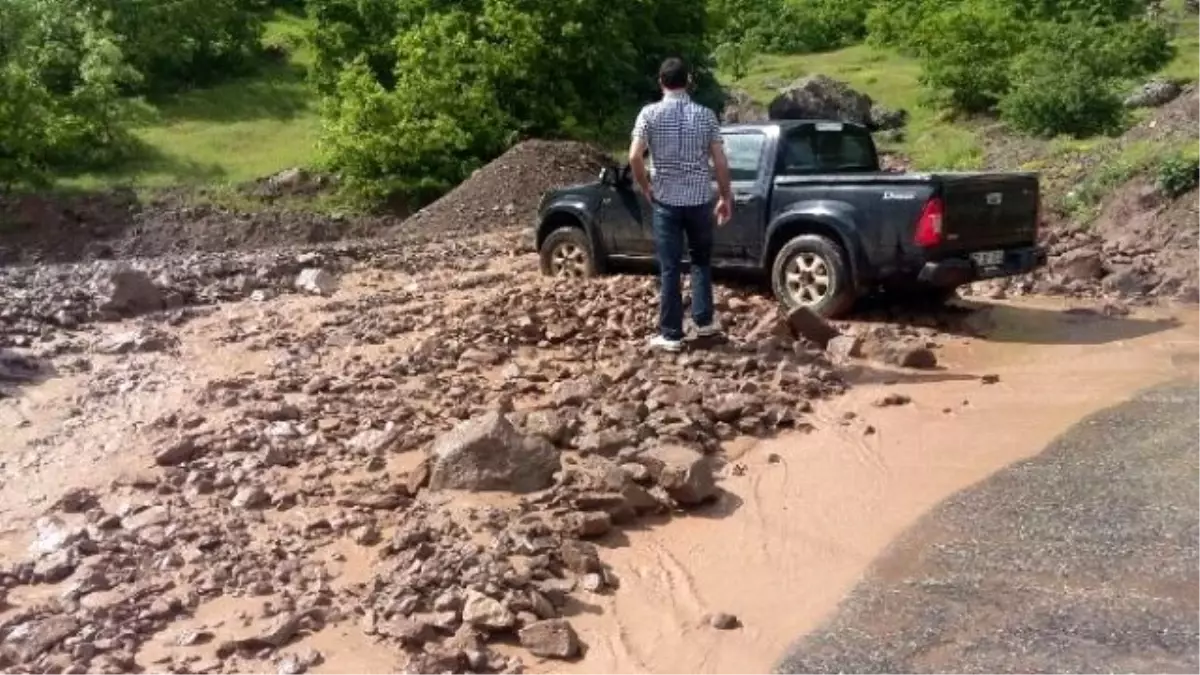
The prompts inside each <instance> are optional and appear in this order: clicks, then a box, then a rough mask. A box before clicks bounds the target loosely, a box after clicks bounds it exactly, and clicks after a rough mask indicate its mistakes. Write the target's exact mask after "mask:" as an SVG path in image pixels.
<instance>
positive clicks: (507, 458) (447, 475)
mask: <svg viewBox="0 0 1200 675" xmlns="http://www.w3.org/2000/svg"><path fill="white" fill-rule="evenodd" d="M430 458H431V466H430V474H429V487H430V488H431V489H434V490H445V489H451V490H507V491H509V492H517V493H522V492H534V491H536V490H541V489H544V488H547V487H549V486H550V484H551V483H552V482H553V480H554V472H556V471H558V468H559V459H558V452H557V451H555V450H554V448H553V447H552V446H551V445H550V444H549V442H547V441H546V440H545V439H543V438H541V437H524V436H522V435H521V434H520V433H519V432H518V431H517V430H516V429H515V428H514V427H513V426H512V423H511V422H509V421H508V418H507V417H505V416H504V415H503V414H502V413H500V412H499V411H492V412H489V413H487V414H485V415H483V416H481V417H478V418H476V419H472V420H468V421H467V422H463V423H462V424H460V425H458V426H457V427H455V428H454V429H453V430H451V431H449V432H447V433H445V434H443V435H442V436H441V437H439V438H438V439H437V441H436V442H435V443H434V444H433V447H432V449H431V450H430Z"/></svg>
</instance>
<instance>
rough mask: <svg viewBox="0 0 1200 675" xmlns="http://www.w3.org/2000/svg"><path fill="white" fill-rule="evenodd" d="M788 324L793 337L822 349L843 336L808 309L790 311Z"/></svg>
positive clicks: (801, 308)
mask: <svg viewBox="0 0 1200 675" xmlns="http://www.w3.org/2000/svg"><path fill="white" fill-rule="evenodd" d="M787 322H788V326H790V327H791V329H792V334H793V335H795V336H796V337H798V338H800V337H802V338H804V339H806V340H808V341H809V342H812V343H813V344H816V345H818V346H820V347H821V348H822V349H824V348H825V346H826V345H828V344H829V341H830V340H832V339H834V338H835V337H837V336H839V335H841V333H840V332H839V331H838V329H837V328H834V327H833V325H832V324H830V323H829V322H828V321H826V320H825V319H822V318H821V317H820V316H818V315H817V313H816V312H814V311H812V310H811V309H809V308H807V307H796V308H795V309H792V310H790V311H789V312H788V313H787Z"/></svg>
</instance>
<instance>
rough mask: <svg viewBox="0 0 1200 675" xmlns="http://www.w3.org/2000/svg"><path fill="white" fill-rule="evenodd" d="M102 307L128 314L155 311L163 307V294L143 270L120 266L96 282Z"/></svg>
mask: <svg viewBox="0 0 1200 675" xmlns="http://www.w3.org/2000/svg"><path fill="white" fill-rule="evenodd" d="M96 290H97V291H98V292H99V294H100V303H99V304H100V309H102V310H108V311H113V312H122V313H126V314H141V313H143V312H155V311H158V310H160V309H162V308H163V294H162V291H161V290H159V288H158V286H155V285H154V282H153V281H151V280H150V277H149V275H147V274H146V273H145V272H142V271H141V270H135V269H131V268H118V269H115V270H112V271H111V272H109V273H108V274H106V275H104V276H103V277H101V278H100V279H99V280H98V281H97V283H96Z"/></svg>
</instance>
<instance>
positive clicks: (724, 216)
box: [716, 197, 733, 227]
mask: <svg viewBox="0 0 1200 675" xmlns="http://www.w3.org/2000/svg"><path fill="white" fill-rule="evenodd" d="M716 214H717V227H721V226H722V225H724V224H725V223H728V222H729V220H730V218H732V217H733V207H732V206H731V205H730V204H729V200H728V199H725V198H724V197H721V198H720V199H718V200H717V208H716Z"/></svg>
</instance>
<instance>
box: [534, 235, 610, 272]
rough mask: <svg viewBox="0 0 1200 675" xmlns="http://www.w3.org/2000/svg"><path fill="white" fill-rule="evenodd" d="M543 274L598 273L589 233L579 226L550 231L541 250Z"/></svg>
mask: <svg viewBox="0 0 1200 675" xmlns="http://www.w3.org/2000/svg"><path fill="white" fill-rule="evenodd" d="M540 258H541V268H542V274H545V275H547V276H553V277H575V278H586V277H592V276H595V275H596V259H595V257H594V256H593V255H592V246H591V243H590V242H589V241H588V237H587V234H586V233H585V232H584V231H583V230H582V229H580V228H578V227H571V226H564V227H560V228H558V229H557V230H555V231H553V232H551V233H550V235H549V236H548V237H546V240H545V241H543V242H542V250H541V251H540Z"/></svg>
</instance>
